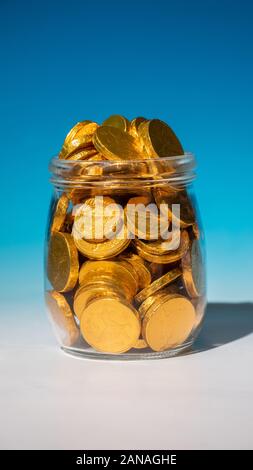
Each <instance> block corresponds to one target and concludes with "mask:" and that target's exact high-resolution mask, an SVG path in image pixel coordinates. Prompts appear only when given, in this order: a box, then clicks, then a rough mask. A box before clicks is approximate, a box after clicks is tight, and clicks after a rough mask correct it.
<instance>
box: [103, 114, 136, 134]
mask: <svg viewBox="0 0 253 470" xmlns="http://www.w3.org/2000/svg"><path fill="white" fill-rule="evenodd" d="M102 126H112V127H117V128H118V129H120V130H121V131H124V132H126V131H127V130H128V129H129V126H130V123H129V121H128V119H126V118H125V117H124V116H120V115H119V114H113V115H112V116H110V117H108V118H107V119H106V120H105V121H104V122H103V124H102Z"/></svg>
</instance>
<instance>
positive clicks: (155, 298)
mask: <svg viewBox="0 0 253 470" xmlns="http://www.w3.org/2000/svg"><path fill="white" fill-rule="evenodd" d="M165 293H167V288H166V289H161V290H160V291H158V292H156V293H155V294H153V295H151V296H150V297H147V299H145V300H144V302H142V304H141V305H139V314H140V318H141V320H143V318H144V317H145V315H146V313H147V311H148V309H149V308H150V307H151V306H152V305H153V304H154V303H155V302H158V300H159V299H161V298H162V297H163V296H164V294H165Z"/></svg>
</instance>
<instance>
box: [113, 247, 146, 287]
mask: <svg viewBox="0 0 253 470" xmlns="http://www.w3.org/2000/svg"><path fill="white" fill-rule="evenodd" d="M119 258H120V259H122V260H124V261H127V263H129V264H130V265H131V266H132V268H133V269H134V270H135V272H136V273H137V276H138V287H139V289H144V288H145V287H147V286H149V284H150V283H151V273H150V271H149V269H148V267H147V266H146V264H145V262H144V260H143V259H142V258H141V257H140V256H138V255H136V254H135V253H128V254H124V253H123V254H122V255H120V257H119Z"/></svg>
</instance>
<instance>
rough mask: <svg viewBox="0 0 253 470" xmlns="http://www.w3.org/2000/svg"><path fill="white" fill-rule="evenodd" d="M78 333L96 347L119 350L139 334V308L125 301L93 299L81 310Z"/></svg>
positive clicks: (96, 348) (126, 346)
mask: <svg viewBox="0 0 253 470" xmlns="http://www.w3.org/2000/svg"><path fill="white" fill-rule="evenodd" d="M80 326H81V333H82V335H83V337H84V339H85V341H86V342H87V343H88V344H90V345H91V346H92V347H93V348H94V349H95V350H96V351H100V352H105V353H112V354H120V353H123V352H126V351H128V350H129V349H131V348H132V347H133V346H134V344H135V343H136V341H137V340H138V338H139V336H140V319H139V316H138V312H137V311H136V310H135V309H134V308H133V307H132V306H131V305H130V304H128V303H127V302H125V301H123V300H121V301H120V300H116V299H110V298H107V297H105V298H100V299H97V300H92V301H91V302H90V303H89V304H88V306H87V307H86V308H85V309H84V310H83V312H82V317H81V324H80Z"/></svg>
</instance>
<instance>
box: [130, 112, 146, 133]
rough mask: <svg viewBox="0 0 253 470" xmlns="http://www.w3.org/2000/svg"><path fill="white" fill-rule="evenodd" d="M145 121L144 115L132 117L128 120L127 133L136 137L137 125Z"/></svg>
mask: <svg viewBox="0 0 253 470" xmlns="http://www.w3.org/2000/svg"><path fill="white" fill-rule="evenodd" d="M145 121H147V119H145V118H144V117H137V118H134V119H132V121H131V122H130V128H129V134H131V135H132V136H133V137H134V138H138V137H139V135H138V128H139V125H140V124H141V123H142V122H145Z"/></svg>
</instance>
